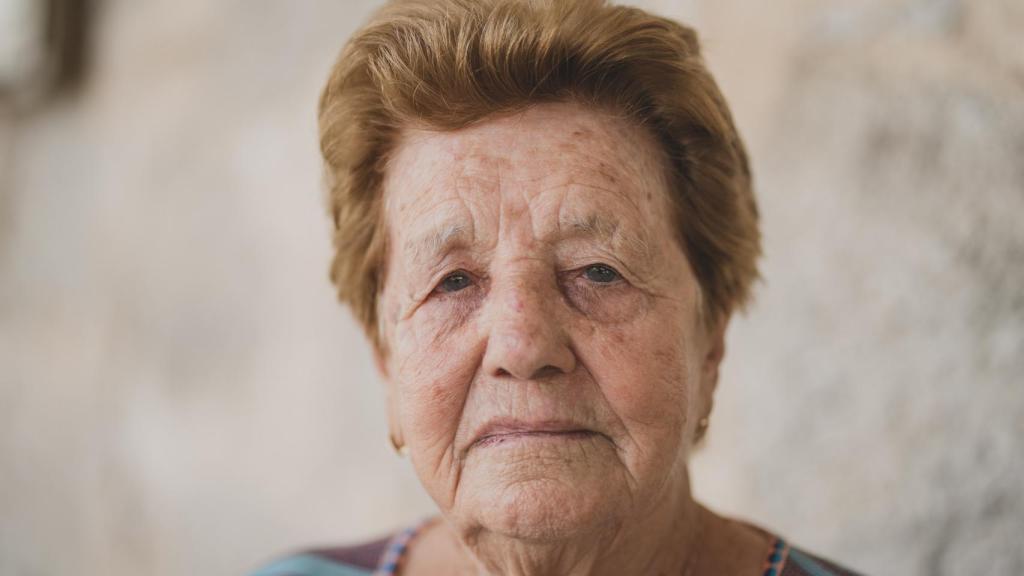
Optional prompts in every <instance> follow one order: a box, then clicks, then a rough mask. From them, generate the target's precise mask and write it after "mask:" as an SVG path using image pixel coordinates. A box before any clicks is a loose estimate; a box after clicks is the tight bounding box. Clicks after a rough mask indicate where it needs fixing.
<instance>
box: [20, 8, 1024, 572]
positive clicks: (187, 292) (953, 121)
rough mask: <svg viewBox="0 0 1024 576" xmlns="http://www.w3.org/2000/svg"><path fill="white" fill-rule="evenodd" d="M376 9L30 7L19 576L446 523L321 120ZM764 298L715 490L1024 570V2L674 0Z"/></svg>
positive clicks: (713, 458)
mask: <svg viewBox="0 0 1024 576" xmlns="http://www.w3.org/2000/svg"><path fill="white" fill-rule="evenodd" d="M377 4H378V2H371V1H352V0H346V1H343V2H342V1H338V0H304V1H302V2H286V1H283V0H276V1H270V0H246V1H244V2H243V1H241V0H220V1H217V2H210V1H208V0H146V1H136V0H106V1H102V0H92V1H86V0H77V1H76V0H45V1H44V0H0V574H2V575H5V576H7V575H10V576H55V575H64V574H80V575H97V576H98V575H104V576H106V575H115V576H120V575H137V574H146V575H154V576H163V575H168V576H170V575H175V576H177V575H182V574H196V575H206V574H210V575H218V574H241V573H244V572H245V571H247V570H249V569H252V568H253V567H255V566H256V565H258V564H260V563H262V562H264V561H266V560H268V559H269V558H271V557H273V556H275V555H278V554H280V553H283V552H286V551H289V550H293V549H295V548H299V547H305V546H309V545H323V544H338V543H346V542H348V543H351V542H353V541H356V540H360V539H365V538H369V537H373V536H376V535H379V534H381V533H383V532H385V531H389V530H394V529H396V528H399V527H402V526H405V525H408V524H410V523H412V522H414V521H416V520H417V519H419V518H421V517H423V516H425V515H428V514H431V511H432V505H431V503H430V502H429V500H428V499H427V498H426V496H425V495H424V493H423V491H422V490H421V489H420V487H419V484H418V482H417V480H416V479H415V478H414V476H413V474H412V472H411V470H410V467H409V465H408V463H407V462H406V461H403V460H400V459H398V458H397V457H396V456H394V455H393V454H392V453H391V451H390V449H389V448H388V445H387V436H386V430H385V415H384V406H383V394H382V388H381V386H380V384H379V381H378V379H377V377H376V375H375V373H374V370H373V367H372V362H371V357H370V353H369V349H368V347H367V344H366V343H365V342H364V341H363V338H362V336H361V334H360V333H359V330H358V329H357V327H356V325H355V323H354V322H353V320H352V319H351V318H350V317H349V315H348V313H347V312H346V311H345V310H344V309H343V308H341V307H340V306H339V305H338V304H337V303H336V302H335V299H334V295H333V289H332V287H331V286H330V284H329V282H328V281H327V265H328V260H329V255H330V245H329V230H328V219H327V217H326V216H325V211H324V201H323V193H322V188H321V172H320V163H319V156H318V151H317V143H316V127H315V106H316V100H317V97H318V91H319V89H320V87H321V85H322V83H323V82H324V80H325V79H326V75H327V71H328V68H329V66H330V64H331V62H332V61H333V59H334V57H335V56H336V54H337V52H338V50H339V49H340V47H341V46H342V44H343V42H344V41H345V39H346V38H347V37H348V36H349V34H351V32H352V31H353V30H355V29H356V28H357V26H358V25H359V24H360V23H361V22H363V21H365V19H366V18H367V17H368V15H369V14H370V12H371V11H372V10H373V8H374V7H375V6H376V5H377ZM635 4H636V5H639V6H642V7H645V8H649V9H651V10H655V11H657V12H660V13H663V14H666V15H670V16H673V17H677V18H679V19H682V20H684V21H686V22H689V23H691V24H693V25H694V26H696V27H697V28H698V30H699V31H700V32H701V34H702V36H703V42H704V47H705V51H706V55H707V60H708V62H709V64H710V67H711V69H712V70H713V72H714V73H715V74H716V76H717V78H718V80H719V81H720V84H721V85H722V88H723V90H724V92H725V94H726V96H727V97H728V99H729V101H730V102H731V104H732V107H733V110H734V113H735V115H736V117H737V121H738V123H739V126H740V128H741V131H742V132H743V134H744V135H745V137H746V139H747V142H748V145H749V148H750V150H751V154H752V157H753V163H754V169H755V174H756V178H757V189H758V195H759V199H760V202H761V206H762V210H763V216H764V218H763V227H764V234H765V241H766V252H767V257H766V259H765V260H764V275H765V278H766V281H765V282H764V283H763V284H762V285H761V286H760V288H759V297H758V301H757V303H756V305H755V306H754V307H753V309H752V310H751V311H750V313H749V314H748V315H747V316H745V317H741V318H739V319H737V321H735V322H734V324H733V326H732V330H731V333H730V337H729V352H728V354H727V357H726V364H725V370H724V375H723V382H722V383H721V385H720V388H719V393H718V396H717V402H716V408H715V412H714V414H713V418H712V423H711V431H710V436H709V442H708V444H707V446H706V447H705V448H704V450H703V451H702V452H701V453H700V454H699V455H698V456H697V457H696V460H695V462H694V482H695V487H696V491H697V493H698V495H699V496H700V497H702V498H703V499H704V500H705V501H706V502H708V503H709V504H710V505H711V506H712V507H713V508H715V509H717V510H719V511H723V512H726V513H732V514H736V515H739V516H742V517H744V518H747V519H750V520H753V521H756V522H758V523H761V524H763V525H765V526H767V527H769V528H771V529H774V530H777V531H779V532H781V533H782V534H784V535H787V536H789V537H790V538H791V540H793V541H795V542H797V543H799V544H802V545H804V546H805V547H808V548H810V549H811V550H814V551H816V552H819V553H822V554H824V555H826V556H831V557H834V558H836V559H838V560H841V561H843V562H845V563H848V564H850V565H852V566H853V567H854V568H857V569H859V570H862V571H865V572H867V573H871V574H894V575H895V574H898V575H921V576H924V575H930V576H931V575H943V574H987V575H993V574H999V575H1003V574H1006V575H1011V574H1012V575H1019V574H1024V548H1022V547H1021V545H1020V544H1021V538H1022V534H1024V444H1022V440H1021V439H1022V437H1024V389H1022V384H1024V382H1022V380H1024V2H1022V1H1021V0H970V1H968V0H867V1H865V0H861V1H858V2H850V1H839V0H774V1H772V2H751V1H740V0H682V1H669V0H664V1H654V0H650V1H646V2H641V1H637V2H635Z"/></svg>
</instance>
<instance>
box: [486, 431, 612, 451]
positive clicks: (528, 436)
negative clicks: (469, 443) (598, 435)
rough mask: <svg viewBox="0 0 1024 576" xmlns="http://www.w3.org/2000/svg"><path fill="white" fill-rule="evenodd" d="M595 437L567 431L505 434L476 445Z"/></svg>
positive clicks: (491, 436) (495, 435)
mask: <svg viewBox="0 0 1024 576" xmlns="http://www.w3.org/2000/svg"><path fill="white" fill-rule="evenodd" d="M593 437H594V433H593V432H590V431H588V430H566V431H565V432H505V433H502V434H492V435H490V436H486V437H484V438H481V439H480V440H478V441H477V443H476V445H477V446H480V447H488V446H498V445H501V444H508V443H511V442H522V441H527V440H529V441H537V440H545V441H578V440H586V439H588V438H593Z"/></svg>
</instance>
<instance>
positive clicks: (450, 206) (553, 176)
mask: <svg viewBox="0 0 1024 576" xmlns="http://www.w3.org/2000/svg"><path fill="white" fill-rule="evenodd" d="M666 182H667V179H666V162H665V160H664V157H663V152H662V150H661V148H660V147H659V146H658V145H657V143H656V141H655V140H654V138H653V136H652V135H651V134H650V133H649V132H648V131H647V130H645V129H643V128H641V127H639V126H637V125H635V124H633V123H632V122H630V121H628V120H626V119H624V118H619V117H615V116H612V115H610V114H607V113H604V112H601V111H598V110H596V109H594V108H589V107H584V106H581V105H578V104H570V103H557V104H543V105H538V106H535V107H532V108H530V109H528V110H526V111H524V112H519V113H516V114H513V115H507V116H503V117H498V118H494V119H490V120H487V121H484V122H482V123H480V124H478V125H475V126H472V127H470V128H465V129H461V130H456V131H447V132H439V131H430V130H422V129H407V130H405V131H404V132H403V135H402V138H401V141H400V142H399V144H398V146H396V148H395V151H394V153H393V155H392V157H391V160H390V162H389V165H388V170H387V175H386V178H385V182H384V194H385V201H386V206H387V208H386V210H387V220H388V223H389V226H390V227H391V232H392V233H393V234H398V235H400V236H405V235H406V233H409V232H412V231H414V230H416V229H420V228H423V227H432V226H436V225H437V222H438V220H450V221H453V223H451V224H450V225H449V226H448V228H450V229H451V228H457V227H458V226H457V225H456V224H454V221H459V220H466V219H469V220H479V219H481V218H486V217H488V216H489V215H497V214H498V213H500V212H501V211H502V210H517V209H518V210H528V211H530V212H531V213H534V214H531V215H534V216H538V217H540V218H539V219H540V220H542V221H544V220H553V221H552V224H554V225H556V226H557V225H558V224H559V223H560V222H559V219H566V218H568V219H571V220H573V221H584V222H586V221H590V222H595V221H597V222H602V223H608V222H611V223H612V224H614V223H616V222H617V221H618V220H620V219H622V218H632V219H639V220H640V221H641V222H640V223H641V224H642V223H643V222H642V221H644V220H648V219H650V218H658V219H659V220H662V219H664V216H663V215H664V213H665V208H666V202H667V194H666V190H667V185H666Z"/></svg>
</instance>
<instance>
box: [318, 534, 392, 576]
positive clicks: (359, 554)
mask: <svg viewBox="0 0 1024 576" xmlns="http://www.w3.org/2000/svg"><path fill="white" fill-rule="evenodd" d="M390 540H391V536H385V537H384V538H381V539H380V540H374V541H373V542H367V543H365V544H360V545H358V546H342V547H338V548H323V549H319V550H311V551H310V554H315V555H317V556H320V557H321V558H326V559H327V560H331V561H333V562H340V563H342V564H349V565H351V566H356V567H359V568H366V569H367V570H373V569H375V568H377V564H378V563H379V562H380V559H381V557H382V556H384V552H385V551H386V550H387V548H388V542H389V541H390Z"/></svg>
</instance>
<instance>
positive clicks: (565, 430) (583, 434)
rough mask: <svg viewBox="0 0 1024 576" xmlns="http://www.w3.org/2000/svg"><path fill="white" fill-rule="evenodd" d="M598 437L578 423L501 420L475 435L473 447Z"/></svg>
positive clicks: (595, 433) (488, 425)
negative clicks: (522, 441) (518, 441)
mask: <svg viewBox="0 0 1024 576" xmlns="http://www.w3.org/2000/svg"><path fill="white" fill-rule="evenodd" d="M597 435H599V434H598V433H597V432H594V431H593V430H590V429H589V428H587V427H586V426H584V425H581V424H579V423H576V422H570V421H561V420H542V421H524V420H511V419H501V420H493V421H491V422H488V423H487V424H485V425H484V426H483V427H482V428H481V429H480V430H479V431H478V432H477V434H476V435H475V437H474V438H475V439H474V441H473V444H472V445H473V446H474V447H486V446H495V445H498V444H502V443H505V442H510V441H516V440H529V439H561V440H583V439H586V438H590V437H593V436H597Z"/></svg>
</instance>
